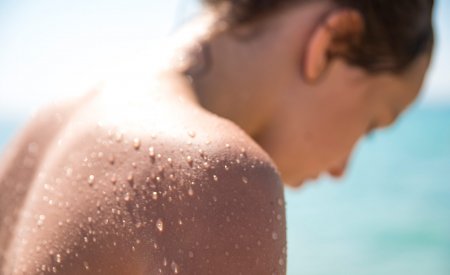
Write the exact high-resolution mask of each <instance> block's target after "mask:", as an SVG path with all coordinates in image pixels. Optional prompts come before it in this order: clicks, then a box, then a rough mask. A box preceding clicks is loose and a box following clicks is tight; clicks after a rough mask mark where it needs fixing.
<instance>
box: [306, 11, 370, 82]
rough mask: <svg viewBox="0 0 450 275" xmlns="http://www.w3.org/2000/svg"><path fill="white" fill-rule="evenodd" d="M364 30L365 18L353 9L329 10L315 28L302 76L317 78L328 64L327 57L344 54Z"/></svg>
mask: <svg viewBox="0 0 450 275" xmlns="http://www.w3.org/2000/svg"><path fill="white" fill-rule="evenodd" d="M363 32H364V19H363V17H362V15H361V14H360V13H359V12H358V11H356V10H354V9H339V10H335V11H333V12H331V13H329V14H328V15H327V16H326V17H325V19H323V20H321V22H320V23H319V25H318V26H317V27H316V28H315V30H314V31H313V33H312V35H311V36H310V39H309V41H308V43H307V45H306V48H305V52H304V57H303V76H304V78H305V79H306V80H307V81H309V82H315V81H317V80H318V79H319V78H320V76H321V75H322V74H323V73H324V72H325V71H326V69H327V68H328V66H329V63H330V60H329V56H333V55H342V54H345V52H346V51H348V50H349V49H350V48H351V47H350V46H351V45H352V44H353V43H354V42H355V41H357V39H359V38H360V37H361V35H362V34H363Z"/></svg>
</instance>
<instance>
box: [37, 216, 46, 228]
mask: <svg viewBox="0 0 450 275" xmlns="http://www.w3.org/2000/svg"><path fill="white" fill-rule="evenodd" d="M44 221H45V215H39V218H38V221H37V225H38V226H41V225H43V224H44Z"/></svg>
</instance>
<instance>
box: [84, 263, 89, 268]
mask: <svg viewBox="0 0 450 275" xmlns="http://www.w3.org/2000/svg"><path fill="white" fill-rule="evenodd" d="M83 265H84V269H86V270H89V264H88V262H84V263H83Z"/></svg>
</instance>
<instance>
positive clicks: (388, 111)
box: [0, 0, 433, 274]
mask: <svg viewBox="0 0 450 275" xmlns="http://www.w3.org/2000/svg"><path fill="white" fill-rule="evenodd" d="M204 4H205V5H204V6H205V8H204V11H203V12H202V15H201V16H199V17H198V18H197V19H195V20H194V21H193V22H192V23H191V24H189V25H188V26H187V27H185V28H183V29H182V30H180V32H179V33H178V34H177V35H175V36H174V39H173V40H170V41H171V42H170V43H169V46H170V47H168V48H170V50H168V51H169V52H170V58H167V59H165V60H166V61H167V62H166V63H164V64H163V65H164V66H159V67H158V68H159V69H158V70H157V72H156V73H153V74H148V75H146V76H145V77H143V78H142V79H137V78H132V79H122V81H121V82H120V83H122V84H120V85H119V84H117V83H116V84H114V83H115V82H112V83H109V84H106V85H104V86H102V87H100V88H98V89H96V90H95V91H93V92H91V93H88V94H87V95H86V96H83V97H81V98H79V99H78V100H76V101H70V102H68V103H62V104H56V105H54V106H51V107H49V108H48V109H46V110H44V111H42V112H41V113H39V114H38V115H36V116H35V117H34V119H33V120H32V121H31V123H30V124H29V125H28V126H27V127H26V129H25V130H24V131H23V132H22V134H21V135H20V136H19V137H18V138H17V139H16V140H15V141H14V144H13V145H12V146H10V147H9V150H8V152H7V153H6V155H5V157H4V159H3V161H2V165H1V169H0V180H1V181H0V190H1V192H0V222H1V223H0V251H1V261H0V266H1V267H2V270H3V273H2V274H286V260H287V256H286V220H285V205H284V197H283V184H282V183H285V184H287V185H290V186H293V187H298V186H301V184H302V182H303V181H305V180H308V179H314V178H315V177H317V176H318V175H319V174H321V173H323V172H328V173H329V174H331V175H334V176H341V175H342V174H343V173H344V170H345V166H346V163H347V160H348V158H349V155H350V153H351V151H352V148H353V147H354V145H355V143H356V142H357V141H358V139H360V138H361V137H362V136H364V135H365V134H367V133H369V132H370V131H372V130H375V129H378V128H380V127H386V126H388V125H390V124H392V123H393V122H394V121H395V120H396V118H397V117H398V116H399V115H400V114H401V112H402V111H403V110H405V108H407V106H409V105H410V104H411V103H412V102H413V101H414V99H415V98H416V97H417V95H418V92H419V90H420V87H421V85H422V82H423V79H424V75H425V73H426V70H427V68H428V65H429V62H430V58H431V52H432V45H433V30H432V24H431V17H432V15H431V14H432V6H433V1H432V0H397V1H381V0H323V1H318V0H317V1H306V0H296V1H294V0H291V1H289V0H264V1H258V0H248V1H244V0H240V1H239V0H235V1H228V0H205V1H204ZM160 55H161V56H166V55H163V54H162V52H161V54H160ZM291 260H296V259H291Z"/></svg>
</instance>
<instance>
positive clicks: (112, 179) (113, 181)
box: [111, 175, 117, 184]
mask: <svg viewBox="0 0 450 275" xmlns="http://www.w3.org/2000/svg"><path fill="white" fill-rule="evenodd" d="M116 182H117V178H116V175H113V176H112V177H111V183H112V184H116Z"/></svg>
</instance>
